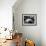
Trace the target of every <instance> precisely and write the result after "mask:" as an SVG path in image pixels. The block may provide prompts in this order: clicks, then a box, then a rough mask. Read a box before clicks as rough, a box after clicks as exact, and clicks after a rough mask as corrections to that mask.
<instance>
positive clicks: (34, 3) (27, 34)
mask: <svg viewBox="0 0 46 46" xmlns="http://www.w3.org/2000/svg"><path fill="white" fill-rule="evenodd" d="M13 14H14V20H15V21H14V24H15V31H16V30H17V31H18V32H22V33H23V37H24V39H26V38H27V39H31V40H34V41H35V44H36V46H41V25H40V24H41V23H40V22H41V1H40V0H23V1H22V2H21V3H20V4H19V5H17V3H16V4H15V5H14V6H13ZM22 14H37V26H22Z"/></svg>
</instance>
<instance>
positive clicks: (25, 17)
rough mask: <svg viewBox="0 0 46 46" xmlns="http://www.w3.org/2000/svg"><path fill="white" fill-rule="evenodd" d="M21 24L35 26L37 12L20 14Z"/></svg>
mask: <svg viewBox="0 0 46 46" xmlns="http://www.w3.org/2000/svg"><path fill="white" fill-rule="evenodd" d="M22 25H23V26H36V25H37V14H22Z"/></svg>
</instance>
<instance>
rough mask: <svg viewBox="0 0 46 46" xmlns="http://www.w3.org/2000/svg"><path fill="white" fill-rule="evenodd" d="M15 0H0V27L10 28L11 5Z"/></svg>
mask: <svg viewBox="0 0 46 46" xmlns="http://www.w3.org/2000/svg"><path fill="white" fill-rule="evenodd" d="M15 2H16V0H0V27H7V28H9V29H11V28H12V6H13V4H14V3H15Z"/></svg>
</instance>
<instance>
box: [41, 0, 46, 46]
mask: <svg viewBox="0 0 46 46" xmlns="http://www.w3.org/2000/svg"><path fill="white" fill-rule="evenodd" d="M41 38H42V39H41V40H42V46H46V0H42V1H41Z"/></svg>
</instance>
